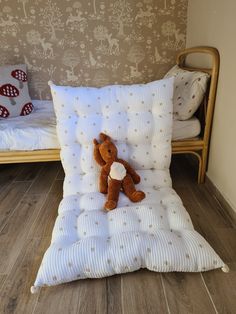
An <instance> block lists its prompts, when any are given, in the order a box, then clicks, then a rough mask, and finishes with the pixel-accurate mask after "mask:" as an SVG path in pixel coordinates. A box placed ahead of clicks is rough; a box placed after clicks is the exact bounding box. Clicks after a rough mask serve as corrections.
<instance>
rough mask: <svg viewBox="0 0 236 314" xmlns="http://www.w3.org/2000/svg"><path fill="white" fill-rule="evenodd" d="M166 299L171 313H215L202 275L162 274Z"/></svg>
mask: <svg viewBox="0 0 236 314" xmlns="http://www.w3.org/2000/svg"><path fill="white" fill-rule="evenodd" d="M162 278H163V284H164V287H165V291H166V297H167V301H168V304H169V308H170V312H171V313H181V314H193V313H195V314H199V313H201V314H211V313H215V310H214V307H213V305H212V302H211V300H210V298H209V295H208V294H207V291H206V288H205V286H204V284H203V282H202V279H201V276H200V274H195V273H164V274H162Z"/></svg>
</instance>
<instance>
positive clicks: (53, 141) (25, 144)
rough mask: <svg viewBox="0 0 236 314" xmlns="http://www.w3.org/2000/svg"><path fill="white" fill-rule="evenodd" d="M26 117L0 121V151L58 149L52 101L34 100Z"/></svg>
mask: <svg viewBox="0 0 236 314" xmlns="http://www.w3.org/2000/svg"><path fill="white" fill-rule="evenodd" d="M33 104H34V106H35V110H34V112H32V113H31V114H30V115H28V116H20V117H16V118H11V119H1V120H0V150H37V149H48V148H58V147H59V143H58V140H57V135H56V117H55V113H54V109H53V105H52V101H40V100H34V101H33Z"/></svg>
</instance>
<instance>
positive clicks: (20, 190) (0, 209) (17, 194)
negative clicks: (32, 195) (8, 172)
mask: <svg viewBox="0 0 236 314" xmlns="http://www.w3.org/2000/svg"><path fill="white" fill-rule="evenodd" d="M30 184H31V182H21V183H19V182H13V183H11V184H10V185H9V186H8V187H7V188H6V189H5V190H4V191H3V192H2V193H1V195H0V230H1V229H2V228H3V227H4V225H5V224H6V221H7V220H8V219H9V217H10V216H11V215H12V213H13V212H14V210H15V208H16V206H17V205H18V204H19V202H20V200H21V199H22V197H23V195H24V193H25V192H26V191H27V190H28V188H29V187H30Z"/></svg>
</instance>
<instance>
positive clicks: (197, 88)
mask: <svg viewBox="0 0 236 314" xmlns="http://www.w3.org/2000/svg"><path fill="white" fill-rule="evenodd" d="M172 76H173V77H174V78H175V80H174V96H173V105H174V109H173V113H174V119H176V120H188V119H189V118H191V117H192V116H193V114H194V113H195V112H196V110H197V109H198V107H199V106H200V104H201V102H202V100H203V97H204V95H205V93H206V89H207V82H208V80H209V77H210V75H209V74H208V73H204V72H196V71H194V72H192V71H186V70H183V69H181V68H180V67H179V66H178V65H175V66H174V67H173V68H171V69H170V71H169V72H168V73H167V74H166V75H165V78H169V77H172Z"/></svg>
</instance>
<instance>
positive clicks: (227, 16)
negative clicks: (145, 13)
mask: <svg viewBox="0 0 236 314" xmlns="http://www.w3.org/2000/svg"><path fill="white" fill-rule="evenodd" d="M235 13H236V1H235V0H227V1H222V0H207V1H206V0H197V1H196V0H189V3H188V25H187V46H188V47H190V46H196V45H210V46H214V47H217V48H218V49H219V51H220V55H221V66H220V77H219V84H218V92H217V101H216V108H215V114H214V122H213V130H212V140H211V146H210V159H209V167H208V173H207V174H208V177H209V178H210V179H211V181H212V182H213V183H214V184H215V185H216V187H217V188H218V189H219V191H220V192H221V193H222V195H223V196H224V197H225V199H226V200H227V201H228V202H229V204H230V205H231V206H232V208H233V209H234V210H235V211H236V140H235V136H236V120H235V117H236V101H235V99H236V97H235V89H236V79H235V73H236V62H235V51H236V40H235V34H236V18H235Z"/></svg>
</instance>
